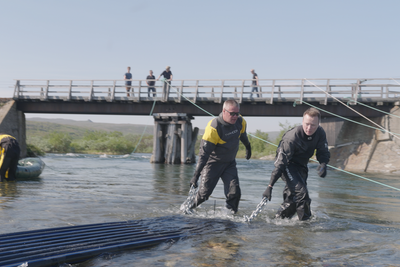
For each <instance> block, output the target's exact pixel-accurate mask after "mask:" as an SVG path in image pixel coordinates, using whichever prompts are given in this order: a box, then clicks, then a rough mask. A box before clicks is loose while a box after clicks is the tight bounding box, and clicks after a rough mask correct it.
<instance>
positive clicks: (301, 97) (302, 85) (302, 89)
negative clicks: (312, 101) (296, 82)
mask: <svg viewBox="0 0 400 267" xmlns="http://www.w3.org/2000/svg"><path fill="white" fill-rule="evenodd" d="M303 97H304V79H301V90H300V104H303Z"/></svg>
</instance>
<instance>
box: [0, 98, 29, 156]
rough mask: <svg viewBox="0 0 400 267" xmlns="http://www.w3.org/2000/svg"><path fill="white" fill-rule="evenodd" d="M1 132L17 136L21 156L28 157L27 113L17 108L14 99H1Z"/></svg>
mask: <svg viewBox="0 0 400 267" xmlns="http://www.w3.org/2000/svg"><path fill="white" fill-rule="evenodd" d="M0 133H5V134H9V135H11V136H13V137H15V138H16V139H17V141H18V143H19V146H20V149H21V154H20V158H24V157H26V153H27V151H26V126H25V114H24V113H23V112H22V111H19V110H17V104H16V102H15V101H14V100H9V99H4V100H0Z"/></svg>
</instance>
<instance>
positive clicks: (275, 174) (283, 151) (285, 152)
mask: <svg viewBox="0 0 400 267" xmlns="http://www.w3.org/2000/svg"><path fill="white" fill-rule="evenodd" d="M276 152H277V155H276V159H275V162H274V166H275V168H274V170H273V171H272V173H271V179H270V181H269V184H270V185H271V186H274V184H275V183H276V181H278V179H279V178H281V176H282V173H283V171H284V170H285V168H286V166H287V165H288V163H289V161H290V159H291V158H292V156H293V154H294V152H295V146H294V143H293V142H291V141H287V140H282V141H281V143H280V144H279V147H278V149H277V151H276Z"/></svg>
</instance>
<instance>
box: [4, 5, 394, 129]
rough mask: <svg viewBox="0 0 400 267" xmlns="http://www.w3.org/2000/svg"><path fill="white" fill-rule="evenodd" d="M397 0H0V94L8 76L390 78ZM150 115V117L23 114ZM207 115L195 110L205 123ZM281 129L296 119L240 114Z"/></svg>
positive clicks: (115, 119)
mask: <svg viewBox="0 0 400 267" xmlns="http://www.w3.org/2000/svg"><path fill="white" fill-rule="evenodd" d="M399 10H400V1H397V0H379V1H378V0H377V1H370V0H335V1H324V0H313V1H311V0H301V1H299V0H287V1H286V0H282V1H276V0H274V1H270V0H260V1H258V0H255V1H237V0H220V1H218V0H212V1H211V0H203V1H189V0H169V1H159V0H152V1H145V0H143V1H141V0H140V1H139V0H137V1H135V0H112V1H111V0H110V1H104V0H96V1H94V0H85V1H82V0H69V1H53V0H51V1H50V0H49V1H43V0H36V1H30V0H13V1H9V0H0V38H1V39H0V40H1V41H0V98H1V97H12V93H13V85H14V84H15V80H16V79H68V80H69V79H88V80H92V79H110V80H114V79H122V78H123V75H124V73H125V72H126V67H127V66H130V67H131V68H132V70H131V72H132V74H133V79H145V78H146V76H147V75H148V71H149V70H150V69H152V70H153V71H154V73H155V75H156V77H157V76H158V75H159V74H160V73H161V72H162V71H163V70H164V69H165V66H167V65H169V66H171V71H172V73H173V75H174V79H251V78H252V76H251V73H250V69H255V71H256V73H257V74H258V76H259V78H260V79H263V78H265V79H294V78H296V79H301V78H321V79H323V78H398V77H400V74H399V67H400V52H399V50H400V49H399V43H400V35H399V34H398V32H397V31H398V26H399V25H400V16H399ZM396 32H397V33H396ZM26 117H27V118H28V119H29V118H31V117H42V118H66V119H74V120H87V119H90V120H92V121H94V122H112V123H134V124H150V125H152V124H153V119H152V118H151V117H149V116H104V115H102V116H99V115H61V114H49V115H46V114H26ZM210 119H211V118H207V117H197V118H195V120H194V121H192V123H193V125H194V126H196V127H199V128H202V129H204V128H205V126H206V123H207V121H209V120H210ZM246 120H247V121H248V130H249V131H250V132H254V131H255V130H257V129H259V130H262V131H279V130H280V127H279V123H286V122H287V123H291V124H295V123H301V118H285V117H283V118H282V117H280V118H273V117H267V118H251V117H249V118H246Z"/></svg>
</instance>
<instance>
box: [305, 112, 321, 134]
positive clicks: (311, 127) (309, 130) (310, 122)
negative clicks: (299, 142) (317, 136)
mask: <svg viewBox="0 0 400 267" xmlns="http://www.w3.org/2000/svg"><path fill="white" fill-rule="evenodd" d="M302 125H303V131H304V133H305V134H306V135H308V136H310V135H313V134H314V133H315V131H316V130H317V129H318V125H319V121H318V116H315V117H311V116H310V115H308V114H306V115H304V117H303V123H302Z"/></svg>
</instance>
